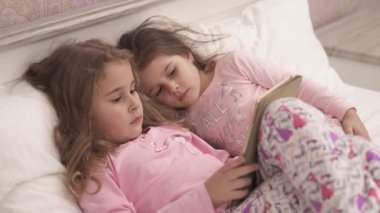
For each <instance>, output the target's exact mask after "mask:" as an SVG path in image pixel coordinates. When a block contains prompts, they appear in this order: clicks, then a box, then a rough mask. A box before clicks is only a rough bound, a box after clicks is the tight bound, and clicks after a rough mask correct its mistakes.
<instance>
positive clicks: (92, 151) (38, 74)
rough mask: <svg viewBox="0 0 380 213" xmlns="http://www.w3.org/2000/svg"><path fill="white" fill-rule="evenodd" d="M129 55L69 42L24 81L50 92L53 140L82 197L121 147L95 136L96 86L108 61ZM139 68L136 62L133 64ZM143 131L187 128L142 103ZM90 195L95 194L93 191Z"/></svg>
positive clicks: (100, 45) (70, 183)
mask: <svg viewBox="0 0 380 213" xmlns="http://www.w3.org/2000/svg"><path fill="white" fill-rule="evenodd" d="M130 58H131V56H130V54H129V53H128V52H127V51H125V50H121V49H117V48H116V47H113V46H112V45H110V44H107V43H105V42H103V41H100V40H95V39H93V40H88V41H84V42H68V43H65V44H62V45H61V46H59V47H58V48H57V49H55V50H54V51H53V52H52V53H51V54H50V56H48V57H46V58H44V59H43V60H42V61H40V62H37V63H33V64H31V65H30V66H29V68H28V69H27V71H26V72H25V73H24V75H23V77H24V78H25V79H26V80H27V81H28V82H29V83H31V84H32V85H33V86H34V87H35V88H37V89H39V90H41V91H43V92H44V93H46V94H47V96H48V98H49V100H50V102H51V103H52V105H53V107H54V108H55V111H56V114H57V117H58V123H57V126H56V127H55V129H54V141H55V144H56V146H57V148H58V151H59V153H60V157H61V162H62V163H63V165H65V167H66V169H67V174H66V175H67V180H68V186H69V189H70V191H71V192H72V193H73V194H74V195H76V196H79V195H81V194H82V193H83V192H85V191H86V186H87V183H88V181H95V183H96V184H97V186H98V189H97V190H96V191H95V192H93V193H96V192H97V191H98V190H99V188H100V187H101V184H100V182H99V181H98V180H97V179H96V178H95V177H92V176H91V170H92V169H93V168H94V167H102V166H103V165H104V158H105V156H106V155H107V154H108V153H109V152H111V151H113V150H114V149H115V148H116V147H117V146H118V144H116V143H113V142H111V141H105V140H99V139H97V138H96V134H95V131H96V130H94V129H93V128H94V127H93V126H92V121H91V116H90V115H91V112H90V111H91V104H92V98H93V93H94V85H95V84H96V82H97V81H98V79H99V76H100V75H101V74H102V73H103V71H104V67H105V65H106V64H107V63H111V62H118V61H129V62H130V63H131V60H130ZM131 65H132V68H134V66H133V63H131ZM142 102H143V107H144V122H143V127H144V128H145V130H144V131H146V130H147V128H149V127H150V126H158V125H162V124H166V125H176V126H179V127H183V126H185V125H186V123H185V122H184V121H183V120H181V119H176V118H172V119H169V118H166V117H165V116H163V115H161V114H160V112H159V110H157V107H159V106H158V105H157V106H156V105H155V104H154V103H152V102H150V101H149V100H145V99H142ZM90 193H91V192H90Z"/></svg>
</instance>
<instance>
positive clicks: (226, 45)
mask: <svg viewBox="0 0 380 213" xmlns="http://www.w3.org/2000/svg"><path fill="white" fill-rule="evenodd" d="M201 29H203V30H204V32H207V33H216V34H220V33H227V34H230V35H232V36H231V37H230V38H227V39H223V40H219V41H218V42H215V43H214V44H212V45H211V46H208V47H206V51H208V52H215V51H216V50H217V51H229V50H234V49H246V50H250V51H252V52H253V53H255V54H256V55H258V56H259V57H261V58H263V59H264V60H266V61H268V62H269V63H272V64H274V65H276V66H279V67H281V68H283V69H286V70H289V71H293V72H296V73H300V74H302V75H304V76H307V77H309V78H312V79H314V80H315V81H317V82H318V83H320V84H321V85H323V86H326V87H328V88H329V89H331V90H333V91H335V92H336V93H337V94H340V95H347V94H349V92H350V91H349V87H347V86H346V85H345V84H344V82H343V81H342V80H341V78H340V77H339V75H338V74H337V72H336V71H335V70H334V69H333V68H332V67H331V66H330V64H329V61H328V57H327V54H326V53H325V51H324V49H323V47H322V45H321V43H320V42H319V40H318V39H317V38H316V36H315V34H314V31H313V27H312V24H311V19H310V15H309V6H308V1H306V0H281V1H278V0H262V1H258V2H255V3H252V4H250V5H249V6H248V7H247V8H245V9H244V10H243V11H241V14H240V16H238V17H237V18H235V19H231V20H228V21H227V22H226V21H224V22H219V23H216V24H215V23H214V22H213V23H204V24H202V27H201Z"/></svg>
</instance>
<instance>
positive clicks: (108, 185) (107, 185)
mask: <svg viewBox="0 0 380 213" xmlns="http://www.w3.org/2000/svg"><path fill="white" fill-rule="evenodd" d="M93 175H94V176H95V177H97V178H98V180H99V181H100V183H101V188H100V190H99V192H97V193H95V194H89V193H84V194H83V195H82V196H81V197H80V199H79V204H80V206H81V208H82V209H83V211H84V212H91V213H104V212H123V213H135V212H137V210H136V209H135V206H134V204H133V203H132V202H130V201H129V200H128V199H127V198H126V196H125V195H124V193H123V192H122V191H121V189H120V188H119V186H118V184H117V183H116V182H115V180H114V178H112V174H111V172H107V171H104V172H96V173H93ZM168 181H170V180H168ZM88 188H89V191H90V192H93V191H94V190H95V183H94V182H90V185H89V187H88ZM156 212H159V213H173V212H181V213H193V212H205V213H207V212H210V213H211V212H215V209H214V207H213V205H212V202H211V199H210V197H209V195H208V192H207V190H206V188H205V186H204V184H199V185H198V186H195V187H194V188H192V189H191V190H189V191H187V192H186V193H185V194H183V195H182V196H181V197H179V198H178V199H176V200H174V201H172V202H170V203H168V204H167V205H165V206H163V207H162V208H160V209H158V210H157V211H156Z"/></svg>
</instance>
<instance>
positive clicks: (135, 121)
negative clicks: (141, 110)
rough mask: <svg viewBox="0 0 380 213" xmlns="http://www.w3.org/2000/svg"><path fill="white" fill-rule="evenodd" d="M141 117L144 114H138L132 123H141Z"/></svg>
mask: <svg viewBox="0 0 380 213" xmlns="http://www.w3.org/2000/svg"><path fill="white" fill-rule="evenodd" d="M141 117H142V116H137V117H136V118H135V119H133V121H132V122H131V124H137V123H139V122H140V120H141Z"/></svg>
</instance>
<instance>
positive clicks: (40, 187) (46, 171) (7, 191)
mask: <svg viewBox="0 0 380 213" xmlns="http://www.w3.org/2000/svg"><path fill="white" fill-rule="evenodd" d="M16 88H18V89H16V90H15V91H16V93H15V94H13V95H7V96H1V97H0V117H1V122H0V165H1V170H2V172H1V173H0V200H1V205H0V212H80V209H79V207H78V206H77V204H76V202H75V199H74V197H73V196H72V195H71V194H70V193H69V191H68V190H67V188H66V186H65V181H64V173H65V168H64V166H63V165H62V164H61V163H60V160H59V154H58V151H57V149H56V147H55V145H54V142H53V136H52V131H53V126H54V122H55V119H56V116H55V112H54V110H53V108H52V107H51V105H50V104H49V103H48V102H47V99H46V98H45V96H44V95H43V94H42V93H41V92H39V91H37V90H35V89H34V88H32V87H31V86H30V85H29V84H27V83H25V82H22V83H21V84H19V85H16Z"/></svg>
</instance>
